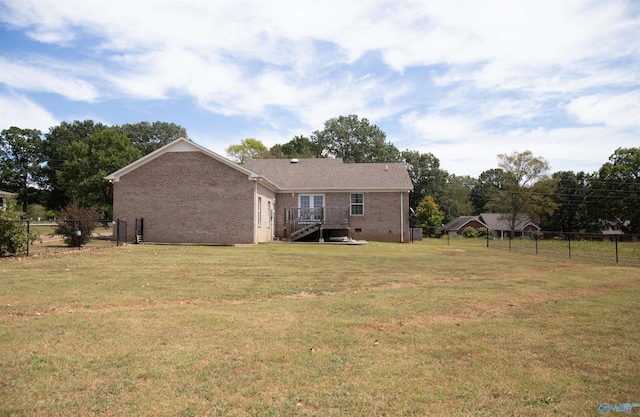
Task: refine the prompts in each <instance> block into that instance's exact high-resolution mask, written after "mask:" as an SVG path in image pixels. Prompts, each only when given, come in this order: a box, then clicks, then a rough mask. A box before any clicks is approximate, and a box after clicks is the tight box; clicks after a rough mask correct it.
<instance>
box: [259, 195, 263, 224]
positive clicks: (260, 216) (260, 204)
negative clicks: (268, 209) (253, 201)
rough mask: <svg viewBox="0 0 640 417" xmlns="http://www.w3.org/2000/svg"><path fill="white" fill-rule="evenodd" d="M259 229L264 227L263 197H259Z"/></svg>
mask: <svg viewBox="0 0 640 417" xmlns="http://www.w3.org/2000/svg"><path fill="white" fill-rule="evenodd" d="M258 227H262V197H258Z"/></svg>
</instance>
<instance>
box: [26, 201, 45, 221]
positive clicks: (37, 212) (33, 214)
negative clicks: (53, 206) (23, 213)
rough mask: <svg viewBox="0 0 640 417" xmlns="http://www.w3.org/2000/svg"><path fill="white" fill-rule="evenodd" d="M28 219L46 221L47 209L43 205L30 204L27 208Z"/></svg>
mask: <svg viewBox="0 0 640 417" xmlns="http://www.w3.org/2000/svg"><path fill="white" fill-rule="evenodd" d="M27 218H28V219H30V220H41V219H46V218H47V209H45V208H44V206H43V205H42V204H29V205H28V206H27Z"/></svg>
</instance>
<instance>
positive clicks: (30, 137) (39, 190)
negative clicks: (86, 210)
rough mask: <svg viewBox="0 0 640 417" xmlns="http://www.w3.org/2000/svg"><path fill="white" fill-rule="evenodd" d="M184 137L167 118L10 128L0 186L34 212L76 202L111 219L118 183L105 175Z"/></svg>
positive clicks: (0, 142) (2, 142)
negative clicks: (37, 128)
mask: <svg viewBox="0 0 640 417" xmlns="http://www.w3.org/2000/svg"><path fill="white" fill-rule="evenodd" d="M179 137H185V138H187V131H186V129H185V128H183V127H181V126H179V125H176V124H174V123H165V122H154V123H149V122H140V123H135V124H124V125H122V126H117V125H116V126H107V125H104V124H102V123H95V122H93V121H92V120H85V121H74V122H73V123H67V122H62V123H61V124H60V125H58V126H54V127H51V128H50V129H49V131H48V132H47V133H44V134H43V133H42V132H41V131H39V130H36V129H22V128H19V127H11V128H9V129H6V130H3V131H2V133H1V134H0V189H2V190H3V191H10V192H14V193H16V194H17V200H18V203H19V204H20V206H21V208H22V211H23V212H24V213H27V212H33V213H30V214H33V216H31V217H50V215H49V216H47V214H46V212H49V214H51V213H52V212H54V213H55V212H58V211H60V210H61V209H63V208H64V207H66V206H68V205H69V204H70V203H71V202H75V203H77V204H78V205H80V206H83V207H96V208H97V209H98V211H99V213H100V214H101V216H102V217H103V218H110V217H111V214H112V205H113V186H112V185H111V184H110V183H109V182H108V181H106V180H105V179H104V177H105V176H106V175H108V174H110V173H112V172H114V171H117V170H118V169H120V168H122V167H124V166H126V165H128V164H130V163H131V162H133V161H135V160H136V159H138V158H140V157H142V156H144V155H146V154H148V153H151V152H153V151H154V150H156V149H158V148H160V147H162V146H164V145H166V144H167V143H170V142H172V141H173V140H175V139H178V138H179Z"/></svg>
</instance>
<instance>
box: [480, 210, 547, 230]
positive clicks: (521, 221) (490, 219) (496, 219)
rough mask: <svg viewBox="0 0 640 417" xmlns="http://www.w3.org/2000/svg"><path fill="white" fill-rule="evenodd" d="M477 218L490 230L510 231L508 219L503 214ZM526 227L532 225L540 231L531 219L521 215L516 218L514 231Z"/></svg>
mask: <svg viewBox="0 0 640 417" xmlns="http://www.w3.org/2000/svg"><path fill="white" fill-rule="evenodd" d="M479 218H480V220H481V221H482V222H483V223H484V224H486V225H487V226H489V229H491V230H511V224H510V220H509V217H508V216H507V215H505V214H501V213H481V214H480V216H479ZM528 225H533V226H535V227H536V228H537V229H540V227H538V225H537V224H535V223H534V222H533V219H531V217H529V216H526V215H524V214H522V215H520V216H518V219H517V221H516V224H515V230H523V229H524V228H525V227H527V226H528Z"/></svg>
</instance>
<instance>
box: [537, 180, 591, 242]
mask: <svg viewBox="0 0 640 417" xmlns="http://www.w3.org/2000/svg"><path fill="white" fill-rule="evenodd" d="M552 179H553V180H554V181H555V188H554V191H553V196H552V199H553V202H554V203H555V205H556V207H555V209H554V210H553V213H552V214H551V216H550V217H549V218H548V219H546V220H544V221H543V222H542V227H543V228H544V229H547V230H556V231H561V232H576V231H581V230H584V231H589V230H590V227H589V223H590V218H589V215H588V212H587V207H586V198H587V193H588V186H589V176H588V175H587V174H585V173H584V172H578V173H575V172H573V171H560V172H556V173H554V174H553V175H552Z"/></svg>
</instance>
